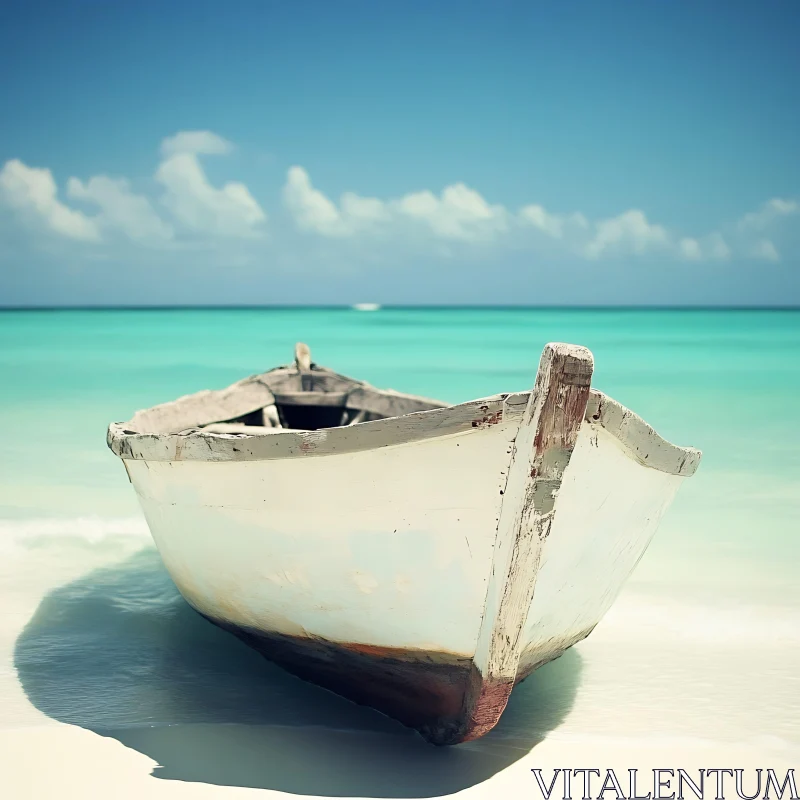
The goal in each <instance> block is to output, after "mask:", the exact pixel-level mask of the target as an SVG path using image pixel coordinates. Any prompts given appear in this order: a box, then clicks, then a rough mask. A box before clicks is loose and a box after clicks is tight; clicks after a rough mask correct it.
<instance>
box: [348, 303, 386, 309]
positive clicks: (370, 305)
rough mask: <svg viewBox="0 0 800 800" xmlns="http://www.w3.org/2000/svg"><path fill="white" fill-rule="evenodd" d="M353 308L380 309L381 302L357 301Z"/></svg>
mask: <svg viewBox="0 0 800 800" xmlns="http://www.w3.org/2000/svg"><path fill="white" fill-rule="evenodd" d="M353 308H354V309H355V310H356V311H380V308H381V306H380V303H356V304H355V305H354V306H353Z"/></svg>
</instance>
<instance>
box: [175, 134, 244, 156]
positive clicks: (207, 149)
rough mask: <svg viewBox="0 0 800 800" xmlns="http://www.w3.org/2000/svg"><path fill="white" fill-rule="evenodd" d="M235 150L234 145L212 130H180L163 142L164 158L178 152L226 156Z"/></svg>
mask: <svg viewBox="0 0 800 800" xmlns="http://www.w3.org/2000/svg"><path fill="white" fill-rule="evenodd" d="M231 150H233V145H232V144H231V143H230V142H229V141H228V140H227V139H223V138H222V137H221V136H218V135H217V134H216V133H212V132H211V131H179V132H178V133H176V134H175V135H174V136H168V137H167V138H166V139H164V141H162V142H161V155H162V156H164V158H169V157H170V156H174V155H177V154H178V153H194V154H195V155H206V156H224V155H227V154H228V153H230V152H231Z"/></svg>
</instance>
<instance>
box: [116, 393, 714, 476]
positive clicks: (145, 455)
mask: <svg viewBox="0 0 800 800" xmlns="http://www.w3.org/2000/svg"><path fill="white" fill-rule="evenodd" d="M530 394H531V392H530V391H525V392H515V393H510V394H497V395H492V396H490V397H484V398H479V399H477V400H471V401H469V402H467V403H460V404H457V405H450V406H443V407H440V408H432V409H429V410H426V411H416V412H412V413H408V414H404V415H401V416H394V417H387V418H384V419H377V420H371V421H367V422H360V423H358V424H355V425H348V426H338V427H331V428H321V429H319V430H313V431H289V430H280V429H278V430H275V431H274V432H270V433H252V434H250V433H219V432H212V431H208V430H204V429H203V428H190V429H188V430H185V431H180V432H175V433H142V432H136V431H131V430H129V429H128V428H127V427H126V425H127V423H124V422H121V423H112V424H111V425H110V426H109V428H108V434H107V444H108V446H109V448H110V449H111V450H112V451H113V452H114V453H115V454H116V455H117V456H119V457H120V458H122V459H123V460H128V459H130V460H144V461H212V462H217V461H224V462H230V461H264V460H277V459H282V458H302V457H315V456H329V455H337V454H346V453H355V452H362V451H365V450H373V449H378V448H384V447H391V446H396V445H405V444H412V443H415V442H421V441H425V440H428V439H434V438H439V437H442V436H451V435H456V434H467V433H477V432H479V431H480V430H482V429H485V428H489V427H492V426H494V425H498V424H502V425H508V424H510V423H513V422H514V421H519V420H521V418H522V415H523V413H524V411H525V407H526V406H527V404H528V399H529V397H530ZM584 421H585V422H586V423H588V424H589V425H590V426H591V427H592V428H600V429H603V430H604V431H606V432H607V433H609V434H610V435H611V436H613V437H614V438H615V439H616V440H617V442H618V444H619V445H620V446H621V447H622V449H623V451H624V452H625V453H626V455H628V456H629V457H630V458H632V459H633V460H635V461H636V462H638V463H639V464H641V465H642V466H645V467H648V468H650V469H655V470H658V471H660V472H665V473H668V474H672V475H680V476H682V477H689V476H691V475H693V474H694V473H695V471H696V470H697V467H698V465H699V463H700V457H701V452H700V451H699V450H697V449H695V448H693V447H681V446H679V445H676V444H673V443H672V442H669V441H667V440H666V439H664V438H663V437H662V436H660V435H659V434H658V433H657V432H656V430H655V429H654V428H653V427H652V426H651V425H649V424H648V423H647V422H645V421H644V420H643V419H642V418H641V417H640V416H638V415H637V414H635V413H634V412H633V411H631V410H630V409H628V408H626V407H625V406H623V405H622V404H621V403H619V402H617V401H616V400H614V399H613V398H611V397H609V396H608V395H606V394H604V393H603V392H601V391H599V390H597V389H592V390H591V393H590V397H589V402H588V404H587V407H586V414H585V417H584Z"/></svg>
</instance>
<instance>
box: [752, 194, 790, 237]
mask: <svg viewBox="0 0 800 800" xmlns="http://www.w3.org/2000/svg"><path fill="white" fill-rule="evenodd" d="M797 213H800V203H797V202H795V201H794V200H784V199H782V198H780V197H773V198H772V199H771V200H767V202H766V203H764V204H763V205H762V206H761V208H759V209H758V211H751V212H750V213H749V214H745V215H744V216H743V217H742V218H741V219H740V220H739V229H740V230H748V229H749V230H755V231H763V230H766V229H767V228H769V227H770V226H771V225H772V224H773V223H775V222H777V221H779V220H780V219H781V218H782V217H788V216H791V215H792V214H797Z"/></svg>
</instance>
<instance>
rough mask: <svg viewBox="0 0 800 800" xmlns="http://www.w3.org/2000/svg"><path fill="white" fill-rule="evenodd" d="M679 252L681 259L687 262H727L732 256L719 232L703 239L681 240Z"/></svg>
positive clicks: (678, 244) (678, 245) (678, 247)
mask: <svg viewBox="0 0 800 800" xmlns="http://www.w3.org/2000/svg"><path fill="white" fill-rule="evenodd" d="M677 250H678V254H679V255H680V257H681V258H683V259H685V260H686V261H725V260H726V259H728V258H730V256H731V249H730V247H728V244H727V242H726V241H725V239H724V237H723V236H722V234H721V233H719V232H715V233H711V234H709V235H708V236H705V237H703V238H702V239H692V238H684V239H680V240H679V241H678V243H677Z"/></svg>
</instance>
